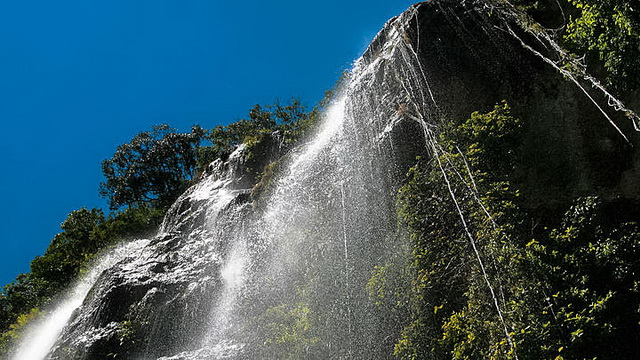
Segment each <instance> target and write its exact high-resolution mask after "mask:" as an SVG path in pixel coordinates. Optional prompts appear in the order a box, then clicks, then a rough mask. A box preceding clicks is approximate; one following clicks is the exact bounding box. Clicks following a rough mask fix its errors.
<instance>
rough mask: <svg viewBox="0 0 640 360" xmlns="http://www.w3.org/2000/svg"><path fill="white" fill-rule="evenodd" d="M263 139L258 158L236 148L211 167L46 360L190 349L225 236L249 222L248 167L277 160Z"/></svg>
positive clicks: (105, 278)
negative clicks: (273, 157) (245, 221)
mask: <svg viewBox="0 0 640 360" xmlns="http://www.w3.org/2000/svg"><path fill="white" fill-rule="evenodd" d="M277 144H278V141H277V138H276V137H267V138H266V140H265V141H262V142H261V144H260V146H262V147H264V149H262V150H263V153H264V155H265V156H263V157H262V158H261V159H259V160H258V159H255V157H253V158H252V159H248V156H247V155H248V153H249V152H248V151H247V150H246V148H245V146H240V147H239V148H238V149H237V150H236V151H235V152H233V153H232V154H231V155H230V156H229V158H228V160H227V161H224V162H223V161H221V160H216V161H215V162H213V163H212V164H211V165H210V166H209V168H208V169H207V172H206V173H205V174H203V176H202V177H201V179H200V180H199V181H198V183H197V184H196V185H194V186H193V187H191V188H190V189H189V190H188V191H187V192H186V193H184V194H183V195H182V196H180V198H179V199H178V200H177V201H176V202H175V204H174V205H173V206H172V207H171V208H170V210H169V211H168V213H167V216H166V218H165V221H164V223H163V224H162V227H161V229H160V231H159V234H158V235H157V237H156V238H155V239H153V240H152V241H151V242H150V243H149V245H148V246H146V247H145V248H144V249H143V250H142V251H141V252H140V253H137V254H131V256H130V257H128V258H127V259H125V260H123V261H121V262H120V263H118V264H117V265H116V266H113V267H112V268H110V269H108V270H106V271H105V272H104V273H103V274H102V276H101V277H100V278H99V280H98V281H97V282H96V284H95V285H94V287H93V289H92V291H91V292H90V293H89V295H88V296H87V298H86V299H85V302H84V304H83V305H82V306H81V307H80V308H79V309H78V310H77V311H76V314H75V317H74V318H73V319H72V320H71V322H70V323H69V324H68V326H67V327H66V329H65V331H64V333H63V335H62V336H61V338H60V340H59V341H58V343H57V344H56V346H55V348H54V349H53V351H52V355H51V356H50V358H51V359H107V358H110V357H114V356H115V355H117V356H118V357H124V358H130V357H142V358H157V357H160V356H162V355H167V354H173V353H174V351H175V350H176V349H184V348H187V347H190V346H192V345H194V344H192V343H190V342H189V341H188V340H189V339H197V338H199V337H200V336H202V333H203V329H206V328H207V326H208V321H209V316H210V309H211V303H212V302H214V301H215V294H216V292H217V289H219V287H220V283H221V279H220V276H219V274H220V267H221V262H222V261H223V259H224V257H225V255H226V253H227V252H228V249H229V234H232V233H233V232H234V231H235V229H236V228H237V227H240V226H242V223H243V221H244V219H245V218H246V217H247V216H248V215H249V213H250V208H251V206H250V205H249V200H250V196H249V194H250V192H251V187H252V186H253V184H254V182H255V178H254V176H253V175H252V174H249V173H248V172H247V169H248V167H247V165H253V166H258V165H262V166H263V165H264V164H259V162H260V161H270V160H272V158H271V157H272V156H275V154H277Z"/></svg>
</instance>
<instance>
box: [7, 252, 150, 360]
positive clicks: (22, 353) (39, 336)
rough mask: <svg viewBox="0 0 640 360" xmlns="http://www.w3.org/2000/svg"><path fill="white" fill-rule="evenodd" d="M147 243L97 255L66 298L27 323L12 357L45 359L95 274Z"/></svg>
mask: <svg viewBox="0 0 640 360" xmlns="http://www.w3.org/2000/svg"><path fill="white" fill-rule="evenodd" d="M148 243H149V241H148V240H134V241H130V242H127V243H125V244H122V245H120V246H118V247H116V248H114V249H112V250H110V251H108V252H107V253H105V254H103V255H102V256H100V258H99V259H98V260H97V261H96V262H95V263H94V264H93V266H92V267H91V269H90V270H89V271H88V273H87V274H85V275H84V276H82V277H81V278H80V279H79V280H78V282H77V283H76V284H75V286H73V288H72V290H71V291H70V292H69V294H68V295H67V296H66V297H64V298H63V299H62V300H60V302H59V303H58V304H56V305H55V307H54V308H53V309H52V310H51V311H50V312H48V311H45V314H44V316H43V318H42V319H40V320H38V321H37V322H36V323H34V324H32V325H30V326H29V328H28V329H27V331H26V333H25V335H24V336H23V338H22V342H21V343H20V347H19V348H18V349H17V350H16V352H15V355H14V356H13V359H14V360H39V359H44V358H45V357H46V356H47V354H48V353H49V350H50V349H51V347H52V346H53V344H54V343H55V342H56V340H57V339H58V336H60V333H61V332H62V329H63V328H64V326H65V325H66V324H67V322H68V321H69V318H71V315H72V314H73V312H74V311H75V310H76V309H77V308H78V307H80V305H81V304H82V302H83V301H84V299H85V297H86V296H87V293H88V292H89V291H90V290H91V287H92V286H93V285H94V284H95V282H96V280H97V278H98V276H100V274H102V272H103V271H104V270H106V269H109V268H110V267H112V266H113V265H115V264H116V263H118V262H120V261H122V260H123V259H125V258H127V257H128V256H132V255H135V254H136V253H137V252H139V251H140V249H142V247H144V246H145V245H147V244H148Z"/></svg>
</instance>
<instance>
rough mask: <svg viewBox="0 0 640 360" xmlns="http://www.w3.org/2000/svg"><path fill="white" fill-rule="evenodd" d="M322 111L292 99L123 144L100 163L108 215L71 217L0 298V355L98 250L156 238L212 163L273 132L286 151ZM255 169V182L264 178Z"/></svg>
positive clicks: (256, 147) (156, 130)
mask: <svg viewBox="0 0 640 360" xmlns="http://www.w3.org/2000/svg"><path fill="white" fill-rule="evenodd" d="M320 111H321V107H320V106H318V107H316V108H314V109H313V110H312V111H308V110H307V109H306V108H305V107H304V106H303V105H302V104H301V103H300V102H299V101H297V100H295V99H294V100H292V101H291V102H289V103H287V104H284V105H281V104H279V103H276V104H274V105H268V106H261V105H256V106H254V107H253V108H252V109H251V110H250V111H249V115H248V118H247V119H241V120H239V121H237V122H234V123H231V124H229V125H227V126H216V127H214V128H213V129H209V130H206V129H203V128H201V127H199V126H194V127H193V128H192V130H191V132H188V133H179V132H177V131H176V130H175V129H172V128H170V127H169V126H168V125H160V126H154V127H153V129H152V130H151V131H143V132H140V133H139V134H137V135H135V136H134V137H133V138H132V140H131V141H130V142H129V143H126V144H122V145H120V146H118V148H117V150H116V152H115V153H114V155H113V157H112V158H110V159H106V160H104V161H103V162H102V169H103V174H104V177H105V182H103V183H102V184H100V194H101V195H102V196H104V197H105V198H106V199H107V200H108V202H109V205H110V208H111V210H112V212H111V213H110V214H108V215H107V216H105V214H104V212H103V211H102V210H100V209H95V208H94V209H87V208H81V209H78V210H74V211H72V212H71V213H70V214H69V215H68V216H67V218H66V219H65V221H64V222H63V223H62V224H61V225H60V227H61V229H62V232H60V233H59V234H57V235H56V236H54V238H53V239H52V240H51V243H50V244H49V247H48V248H47V250H46V251H45V253H44V254H43V255H42V256H37V257H36V258H35V259H34V260H33V261H32V262H31V271H30V272H29V273H27V274H20V275H19V276H18V277H17V278H16V280H14V281H13V282H12V283H10V284H8V285H6V286H5V287H4V289H3V290H2V293H0V356H2V354H4V353H6V352H7V351H8V350H10V347H11V346H12V344H13V342H14V341H16V340H17V339H18V338H19V337H20V334H21V332H22V331H23V330H24V328H25V325H26V324H27V323H28V322H29V321H31V320H33V319H35V318H37V317H38V316H39V315H41V314H42V313H43V311H41V310H40V309H42V308H44V307H46V305H47V304H49V303H50V302H51V301H53V300H54V299H56V298H57V297H58V296H60V295H61V294H62V292H64V291H65V290H66V289H67V288H68V287H69V286H70V285H71V284H72V283H73V281H74V280H75V279H77V277H78V276H79V275H81V274H82V273H83V271H85V270H86V269H87V267H88V266H90V264H91V262H92V261H93V260H94V259H95V258H96V256H97V255H98V254H100V252H102V251H103V250H105V249H107V248H109V247H110V246H113V245H115V244H116V243H118V242H120V241H122V240H127V239H132V238H140V237H148V236H153V234H155V231H157V228H158V226H159V225H160V223H161V222H162V219H163V216H164V214H165V212H166V210H167V209H168V207H169V206H170V205H171V204H172V203H173V201H174V200H175V199H176V198H177V197H178V196H179V195H180V194H181V193H182V192H183V191H184V190H186V188H187V187H188V186H189V185H190V184H191V183H192V180H193V179H195V178H196V177H197V176H198V174H199V173H201V172H203V171H204V168H205V167H206V166H207V165H208V164H209V163H210V162H211V161H213V160H215V159H217V158H225V157H227V156H228V155H229V153H230V152H231V151H233V149H234V148H235V147H236V146H237V145H239V144H241V143H243V142H245V143H248V144H249V146H248V147H249V149H250V151H254V152H259V151H261V149H262V148H263V147H262V146H261V144H262V142H264V140H266V138H265V137H264V135H265V134H269V133H273V132H278V133H279V137H280V139H281V140H282V142H283V145H284V146H293V145H294V144H295V143H296V142H297V141H298V140H300V139H301V138H302V137H303V136H304V135H305V134H306V133H308V132H309V131H310V130H311V129H312V127H313V125H314V124H315V122H316V121H317V119H318V116H319V113H320ZM251 149H253V150H251ZM248 156H249V157H251V154H249V155H248ZM259 156H260V154H255V157H259ZM271 169H272V167H271ZM254 171H255V173H256V174H255V175H256V177H259V176H260V174H262V173H264V172H265V171H264V170H263V169H254ZM266 172H267V173H268V172H269V168H267V170H266ZM265 181H266V180H265Z"/></svg>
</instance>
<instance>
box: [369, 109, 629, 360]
mask: <svg viewBox="0 0 640 360" xmlns="http://www.w3.org/2000/svg"><path fill="white" fill-rule="evenodd" d="M520 129H521V122H520V120H518V119H517V118H515V117H513V116H512V115H511V114H510V111H509V107H508V105H507V104H506V103H503V104H500V105H496V107H495V108H494V109H493V111H491V112H488V113H485V114H480V113H474V114H472V116H471V118H470V119H468V120H467V121H466V122H463V123H462V124H450V125H449V126H448V128H447V129H445V131H443V133H442V135H441V136H440V137H439V138H438V139H437V140H435V144H434V150H435V152H436V153H435V154H434V158H433V159H431V160H429V161H424V160H420V161H419V163H418V164H417V165H416V166H415V167H414V168H412V169H411V171H410V173H409V180H408V182H407V184H406V185H405V186H403V188H402V189H401V190H400V193H399V208H398V213H399V219H400V221H401V223H402V224H403V226H406V228H407V229H408V231H409V239H410V242H411V246H412V254H411V258H410V260H409V262H408V264H407V266H408V270H409V271H410V272H411V273H412V274H413V276H412V282H411V284H410V285H409V286H408V287H406V288H404V289H403V288H400V289H398V288H396V289H389V290H388V291H387V294H385V295H386V297H391V299H385V300H384V301H386V302H388V303H396V304H401V306H400V307H399V308H398V311H401V312H403V313H406V315H407V316H408V317H409V319H410V321H409V323H408V325H406V327H405V328H404V330H403V333H402V336H401V337H400V339H399V340H398V342H397V343H396V345H395V355H396V356H398V357H399V358H402V359H422V358H429V359H447V358H454V359H515V358H517V357H518V358H521V359H522V358H524V359H594V358H598V359H629V358H633V357H634V356H637V354H638V347H637V343H636V339H637V338H638V337H639V336H640V330H639V328H638V323H639V322H640V313H638V308H639V306H640V291H639V289H638V279H637V274H638V272H639V271H640V265H639V264H638V262H637V261H635V260H634V259H636V258H637V257H638V255H640V254H639V251H640V232H639V230H640V229H639V226H638V222H637V220H638V215H640V202H638V201H637V200H629V199H619V198H616V197H613V198H598V197H583V198H577V199H575V200H574V202H573V203H569V204H556V205H555V207H554V208H547V209H545V210H544V212H541V211H540V210H539V209H535V208H534V209H532V208H527V206H526V205H527V204H526V199H523V198H522V197H521V195H520V191H519V190H520V189H519V187H520V185H519V184H520V181H519V179H518V170H519V166H522V164H523V159H521V158H519V156H520V155H519V153H518V149H519V145H518V144H519V137H520V134H521V131H520ZM562 214H564V215H562ZM556 215H559V216H556ZM376 274H377V273H375V272H374V278H375V276H377V275H376ZM376 281H380V280H376ZM383 298H384V297H383ZM377 301H381V300H380V298H378V299H377Z"/></svg>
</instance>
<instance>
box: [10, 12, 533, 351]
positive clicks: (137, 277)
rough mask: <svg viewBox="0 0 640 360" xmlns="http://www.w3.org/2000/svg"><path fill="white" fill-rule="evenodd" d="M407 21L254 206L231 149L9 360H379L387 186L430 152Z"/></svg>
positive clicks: (390, 199) (282, 160) (400, 253)
mask: <svg viewBox="0 0 640 360" xmlns="http://www.w3.org/2000/svg"><path fill="white" fill-rule="evenodd" d="M435 7H437V5H436V6H435ZM441 10H442V9H441ZM442 11H445V10H442ZM417 16H418V7H417V6H414V7H412V8H411V9H410V10H409V11H407V12H405V13H403V14H402V15H401V16H399V17H397V18H395V19H393V20H391V21H389V22H388V23H387V24H386V25H385V27H384V29H383V30H382V31H381V32H380V33H379V34H378V35H377V37H376V38H375V39H374V41H373V42H372V45H371V46H370V48H369V49H368V50H367V52H366V53H365V54H364V55H363V57H361V58H360V59H359V60H357V61H356V63H355V65H354V67H353V69H352V71H351V73H350V75H349V77H348V79H347V80H346V81H345V84H344V86H343V87H342V89H341V90H340V93H339V94H338V95H337V96H336V98H335V100H334V102H333V103H332V105H331V106H329V107H328V109H327V111H326V113H325V116H324V119H323V120H322V122H321V123H320V124H319V126H318V129H317V132H316V134H314V135H313V136H312V137H310V138H309V139H308V141H307V142H306V143H304V144H302V145H300V146H298V147H296V148H295V149H293V150H292V151H291V152H290V153H289V154H286V155H285V156H281V155H282V154H277V155H274V156H273V157H272V158H271V159H269V160H268V161H274V160H278V168H279V171H278V172H277V175H276V177H275V178H274V179H272V181H271V183H270V184H269V185H268V187H267V190H265V192H264V194H263V195H262V198H261V199H259V200H260V201H256V199H252V198H251V195H250V194H251V188H252V186H253V182H252V181H251V180H247V179H248V178H249V177H250V176H248V175H247V173H246V163H247V161H249V160H248V155H247V149H246V148H245V146H239V147H238V149H237V150H236V151H235V152H234V153H233V154H231V155H230V156H229V159H227V160H226V161H222V160H217V161H216V162H214V163H212V164H211V165H210V167H209V169H208V170H207V172H206V173H205V174H204V175H203V176H202V177H201V179H200V180H199V182H198V183H196V184H195V185H194V186H193V187H191V188H190V189H189V190H188V191H187V192H186V193H185V194H183V195H182V196H181V197H180V198H179V199H178V200H177V201H176V203H175V204H174V205H173V206H172V207H171V209H170V210H169V211H168V213H167V216H166V218H165V220H164V223H163V225H162V227H161V229H160V231H159V235H158V236H157V237H156V238H154V239H152V240H150V241H137V242H132V243H130V244H128V245H125V246H124V247H121V248H118V249H116V250H114V251H113V252H112V253H110V255H107V256H105V257H104V258H103V259H102V260H101V261H99V262H97V263H96V265H95V266H94V267H93V268H92V269H91V271H90V272H89V273H88V274H87V276H86V277H85V278H84V279H83V280H82V281H80V282H79V283H78V284H77V285H76V288H75V289H74V290H73V292H72V295H70V296H69V298H67V299H64V300H62V301H61V302H60V303H59V305H58V306H57V308H56V309H55V310H53V311H52V312H50V313H49V315H48V316H47V317H45V319H44V320H43V321H42V322H40V323H39V324H38V325H36V326H34V327H33V329H32V330H31V331H30V332H29V335H28V336H27V337H25V340H24V341H23V342H22V345H21V346H20V347H19V349H18V350H17V351H16V352H15V356H14V359H15V360H26V359H28V360H37V359H65V358H69V357H71V358H77V359H100V358H104V356H106V355H107V354H108V353H109V351H115V350H114V349H116V350H117V349H122V350H121V351H125V352H126V351H129V352H128V353H127V354H129V355H130V357H129V358H131V357H133V358H136V359H163V360H188V359H192V360H196V359H226V358H230V359H246V358H248V359H271V358H273V359H275V358H310V359H326V358H332V359H350V358H363V359H373V358H385V357H388V355H389V353H390V348H392V347H393V343H394V339H396V338H397V337H398V335H399V332H400V331H401V329H402V324H397V323H390V322H389V319H390V317H389V316H388V315H389V314H388V313H387V311H389V310H388V309H381V308H379V307H376V306H375V305H374V304H373V303H372V301H371V300H370V298H369V294H368V293H367V292H366V290H365V288H366V284H367V282H368V281H369V279H370V278H371V274H372V271H373V270H374V269H375V268H377V267H378V266H392V265H394V264H395V265H398V264H400V266H402V265H403V264H404V261H405V260H406V254H407V252H408V250H407V248H406V247H407V245H406V243H403V242H402V241H399V240H398V239H399V235H398V230H397V226H396V215H395V206H396V203H395V201H396V192H397V189H398V187H399V186H400V185H401V183H402V180H403V176H404V175H405V173H406V170H407V167H408V166H410V165H412V164H413V162H414V160H415V157H416V155H429V154H431V155H434V158H436V159H438V155H439V154H440V153H441V151H442V149H440V148H439V147H438V145H437V143H436V141H435V137H436V134H435V129H436V128H437V126H438V125H439V122H440V121H442V118H441V115H442V109H441V108H440V105H441V104H440V103H439V102H438V101H436V96H435V95H434V92H433V91H432V89H431V86H430V83H429V82H430V79H431V77H429V76H427V74H425V70H424V69H423V64H422V61H421V59H420V55H419V54H418V53H419V51H420V50H419V48H420V44H419V43H418V42H419V41H420V39H419V37H416V35H415V33H418V34H420V29H419V28H418V25H419V21H412V20H414V19H416V18H417ZM449 20H450V21H451V22H452V23H456V21H455V19H453V18H451V19H449ZM457 20H458V21H459V19H457ZM456 26H457V25H456ZM460 28H461V29H462V28H463V26H461V27H460ZM485 30H486V31H487V33H489V32H490V31H497V30H495V29H493V28H491V27H489V26H487V28H486V29H485ZM408 32H414V34H413V35H412V36H408V35H407V34H408ZM410 39H413V40H410ZM518 40H520V39H518ZM438 41H439V40H438ZM275 143H277V141H276V142H275ZM275 148H276V147H274V149H275ZM274 151H275V152H277V150H274ZM438 164H439V166H440V167H441V169H442V172H443V175H444V176H445V177H446V168H447V166H448V165H447V164H446V163H440V162H438ZM445 180H446V179H445ZM472 185H473V184H469V192H470V193H473V186H472ZM452 196H453V197H454V199H453V200H454V201H455V195H454V194H453V192H452ZM458 210H459V212H460V215H461V216H460V218H461V222H462V224H463V225H464V222H465V219H464V215H463V214H462V211H460V209H458ZM469 241H470V242H471V243H472V245H473V246H474V249H475V243H474V238H473V236H472V235H471V234H469ZM134 253H135V256H128V255H130V254H134ZM477 258H478V261H479V263H480V266H483V259H482V258H481V257H480V255H478V257H477ZM483 269H484V268H483ZM483 271H484V270H483ZM485 275H486V274H485ZM485 279H486V281H487V286H488V288H489V289H490V290H491V293H492V295H493V296H494V300H495V297H496V295H495V294H494V292H493V283H492V281H493V280H492V279H490V277H489V276H485ZM90 289H91V291H90ZM495 306H496V310H497V312H498V313H499V314H500V307H499V305H498V301H497V300H496V301H495ZM503 323H504V325H505V331H507V324H506V322H505V321H504V320H503ZM134 325H135V326H134ZM132 327H133V329H134V330H135V331H134V330H132ZM132 333H133V334H134V335H130V334H132ZM122 334H128V335H127V336H128V337H127V336H124V337H123V335H122ZM507 336H508V332H507ZM69 354H71V355H69Z"/></svg>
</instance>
